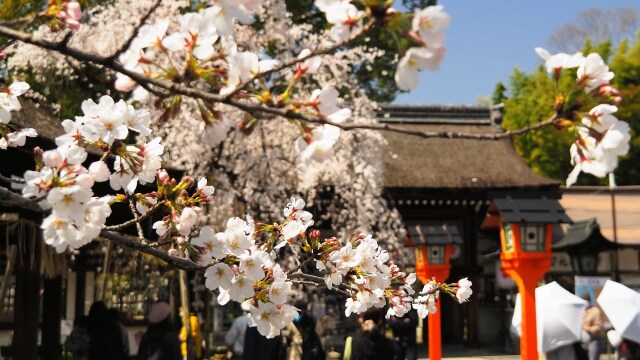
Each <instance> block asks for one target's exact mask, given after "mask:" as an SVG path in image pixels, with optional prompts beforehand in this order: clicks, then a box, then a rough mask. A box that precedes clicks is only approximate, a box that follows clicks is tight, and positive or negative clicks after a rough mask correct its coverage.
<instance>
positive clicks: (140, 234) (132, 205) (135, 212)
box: [129, 196, 146, 244]
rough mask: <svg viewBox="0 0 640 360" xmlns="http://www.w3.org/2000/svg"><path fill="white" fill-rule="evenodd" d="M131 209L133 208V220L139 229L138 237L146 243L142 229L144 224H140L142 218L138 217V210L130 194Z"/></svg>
mask: <svg viewBox="0 0 640 360" xmlns="http://www.w3.org/2000/svg"><path fill="white" fill-rule="evenodd" d="M129 210H131V214H132V215H133V220H135V223H136V229H137V230H138V238H139V239H140V241H142V243H143V244H144V243H146V240H145V238H144V231H142V225H140V218H139V217H138V211H137V210H136V206H135V204H134V203H133V199H132V198H131V196H129Z"/></svg>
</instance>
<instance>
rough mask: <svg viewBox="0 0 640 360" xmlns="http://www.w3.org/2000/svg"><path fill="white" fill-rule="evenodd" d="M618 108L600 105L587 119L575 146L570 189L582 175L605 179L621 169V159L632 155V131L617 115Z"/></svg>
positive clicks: (569, 181)
mask: <svg viewBox="0 0 640 360" xmlns="http://www.w3.org/2000/svg"><path fill="white" fill-rule="evenodd" d="M616 111H618V107H617V106H615V105H608V104H600V105H598V106H596V107H594V108H593V109H591V111H589V114H588V115H587V116H586V117H583V118H582V120H581V124H580V126H579V127H578V140H577V141H576V142H575V143H573V144H572V145H571V149H570V153H571V164H573V165H574V168H573V170H572V171H571V173H570V174H569V176H568V177H567V186H571V185H572V184H574V183H575V182H576V180H577V179H578V175H579V174H580V172H585V173H589V174H592V175H595V176H597V177H605V176H607V174H609V173H611V172H613V171H614V170H615V169H616V167H618V158H619V157H620V156H624V155H626V154H627V153H628V152H629V141H631V134H630V131H631V128H630V127H629V124H628V123H627V122H625V121H620V120H618V118H617V117H615V115H613V114H614V113H615V112H616Z"/></svg>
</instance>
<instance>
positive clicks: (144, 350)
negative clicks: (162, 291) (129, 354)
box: [136, 302, 182, 360]
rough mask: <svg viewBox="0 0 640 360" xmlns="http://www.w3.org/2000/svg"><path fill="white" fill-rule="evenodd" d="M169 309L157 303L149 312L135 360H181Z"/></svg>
mask: <svg viewBox="0 0 640 360" xmlns="http://www.w3.org/2000/svg"><path fill="white" fill-rule="evenodd" d="M170 314H171V308H170V307H169V304H167V303H166V302H157V303H155V304H153V305H152V306H151V311H149V327H148V328H147V331H146V332H145V333H144V335H142V340H140V347H139V348H138V355H137V356H136V359H137V360H151V359H152V360H182V353H181V352H180V340H179V339H178V332H177V331H176V329H175V328H174V327H173V324H172V323H171V317H170V316H169V315H170Z"/></svg>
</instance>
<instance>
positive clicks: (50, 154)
mask: <svg viewBox="0 0 640 360" xmlns="http://www.w3.org/2000/svg"><path fill="white" fill-rule="evenodd" d="M42 161H44V164H45V165H46V166H48V167H50V168H57V167H60V166H62V163H63V162H64V157H63V156H62V154H60V152H58V150H48V151H45V152H44V153H42Z"/></svg>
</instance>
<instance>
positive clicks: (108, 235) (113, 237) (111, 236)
mask: <svg viewBox="0 0 640 360" xmlns="http://www.w3.org/2000/svg"><path fill="white" fill-rule="evenodd" d="M100 237H101V238H104V239H107V240H109V241H113V242H114V243H116V244H118V245H121V246H124V247H127V248H129V249H132V250H137V251H140V252H142V253H145V254H149V255H151V256H153V257H156V258H158V259H160V260H162V261H164V262H166V263H167V264H169V265H171V266H173V267H174V268H176V269H180V270H186V271H204V270H206V269H207V266H202V265H200V264H198V263H195V262H193V261H191V260H190V259H185V258H179V257H174V256H170V255H169V254H168V253H167V252H166V251H162V250H159V249H156V248H154V247H152V246H150V245H148V244H143V243H141V242H140V241H139V240H138V239H132V238H129V237H126V236H123V235H121V234H118V233H115V232H113V231H107V230H102V232H100ZM147 242H148V241H147Z"/></svg>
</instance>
